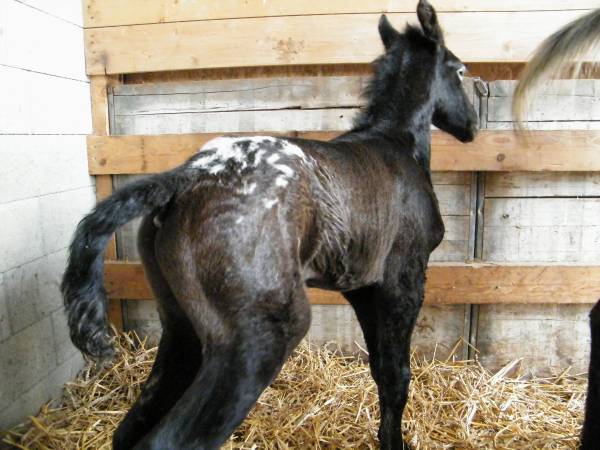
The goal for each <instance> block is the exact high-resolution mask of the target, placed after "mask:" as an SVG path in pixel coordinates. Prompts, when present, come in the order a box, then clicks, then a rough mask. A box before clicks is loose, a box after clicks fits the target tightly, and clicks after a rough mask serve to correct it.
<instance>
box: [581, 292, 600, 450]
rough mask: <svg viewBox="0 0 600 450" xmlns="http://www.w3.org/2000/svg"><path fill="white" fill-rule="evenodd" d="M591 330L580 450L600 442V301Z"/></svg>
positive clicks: (591, 317) (588, 449) (595, 308)
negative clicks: (590, 347)
mask: <svg viewBox="0 0 600 450" xmlns="http://www.w3.org/2000/svg"><path fill="white" fill-rule="evenodd" d="M590 330H591V332H592V351H591V353H590V370H589V373H588V390H587V399H586V403H585V420H584V422H583V431H582V433H581V444H580V447H579V448H580V450H593V449H595V448H598V442H600V300H598V303H596V305H595V306H594V307H593V308H592V312H591V313H590Z"/></svg>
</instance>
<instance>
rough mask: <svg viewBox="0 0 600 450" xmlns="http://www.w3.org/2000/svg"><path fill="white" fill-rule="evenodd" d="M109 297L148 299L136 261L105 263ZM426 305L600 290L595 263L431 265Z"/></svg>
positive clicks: (564, 299)
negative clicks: (591, 264) (590, 264)
mask: <svg viewBox="0 0 600 450" xmlns="http://www.w3.org/2000/svg"><path fill="white" fill-rule="evenodd" d="M104 276H105V287H106V291H107V295H108V297H109V298H128V299H132V300H147V299H150V298H152V294H151V292H150V289H149V287H148V285H147V283H146V279H145V278H144V271H143V267H142V265H141V264H139V263H132V262H116V261H111V262H107V263H106V264H105V268H104ZM427 280H428V281H427V285H426V294H425V302H426V303H427V304H434V305H442V304H463V303H474V304H496V303H509V304H510V303H528V304H529V303H565V304H575V303H584V304H588V303H589V304H591V303H594V302H596V300H597V297H598V293H599V292H600V266H583V265H567V264H560V265H525V264H522V265H516V264H515V265H505V264H464V263H440V264H435V265H434V264H432V265H430V266H429V268H428V270H427ZM308 293H309V299H310V302H311V304H315V305H339V304H345V303H346V302H345V300H344V299H343V297H342V296H341V295H340V294H339V293H335V292H330V291H323V290H319V289H309V290H308Z"/></svg>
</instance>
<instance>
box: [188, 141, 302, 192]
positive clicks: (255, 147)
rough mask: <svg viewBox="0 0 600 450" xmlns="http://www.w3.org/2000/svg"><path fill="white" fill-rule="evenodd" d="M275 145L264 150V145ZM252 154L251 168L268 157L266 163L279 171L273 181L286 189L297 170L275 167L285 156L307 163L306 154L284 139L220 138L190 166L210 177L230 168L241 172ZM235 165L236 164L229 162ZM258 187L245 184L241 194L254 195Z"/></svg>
mask: <svg viewBox="0 0 600 450" xmlns="http://www.w3.org/2000/svg"><path fill="white" fill-rule="evenodd" d="M266 143H269V144H275V143H277V144H278V145H269V146H266V147H265V144H266ZM251 155H252V158H253V162H252V167H258V165H259V164H261V162H262V161H263V158H264V157H265V156H266V159H265V160H264V161H266V162H267V163H268V164H269V165H271V166H272V167H273V168H274V169H276V170H277V172H279V174H278V175H277V177H276V178H275V180H274V182H275V185H276V186H277V187H285V186H287V185H288V184H289V178H291V177H293V176H294V173H295V172H294V170H293V169H292V168H291V167H290V166H289V165H286V164H282V163H279V164H276V163H277V162H278V161H279V160H280V159H281V157H282V156H288V157H295V158H300V159H301V160H302V161H303V162H306V161H307V158H306V155H305V154H304V152H303V151H302V150H301V149H300V148H299V147H298V146H297V145H294V144H292V143H290V142H288V141H287V140H285V139H280V138H274V137H271V136H251V137H245V136H239V137H231V136H221V137H218V138H215V139H212V140H210V141H209V142H207V143H206V144H205V145H204V146H203V147H202V151H201V152H200V154H199V155H198V156H197V157H196V158H195V160H194V161H192V162H191V163H190V167H191V168H194V169H200V170H206V171H207V172H208V173H209V174H211V175H216V174H219V173H221V172H223V171H225V170H227V169H228V168H230V169H234V170H236V171H237V172H238V173H239V172H241V171H242V170H244V169H245V168H246V167H247V166H248V160H249V157H250V156H251ZM230 162H231V163H233V165H231V164H228V163H230ZM255 188H256V184H255V183H254V184H251V185H249V186H246V185H244V187H243V188H242V189H241V190H238V192H239V193H242V194H244V195H248V194H251V193H252V192H254V190H255Z"/></svg>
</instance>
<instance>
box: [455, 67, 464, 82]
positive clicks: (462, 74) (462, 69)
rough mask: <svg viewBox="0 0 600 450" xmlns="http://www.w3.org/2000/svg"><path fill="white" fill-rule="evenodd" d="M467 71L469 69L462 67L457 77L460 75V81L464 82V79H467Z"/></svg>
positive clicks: (457, 72)
mask: <svg viewBox="0 0 600 450" xmlns="http://www.w3.org/2000/svg"><path fill="white" fill-rule="evenodd" d="M466 71H467V68H466V67H465V66H462V67H461V68H460V69H458V70H457V71H456V75H458V79H459V80H460V81H461V82H462V80H463V78H464V77H465V72H466Z"/></svg>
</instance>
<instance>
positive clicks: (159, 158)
mask: <svg viewBox="0 0 600 450" xmlns="http://www.w3.org/2000/svg"><path fill="white" fill-rule="evenodd" d="M264 133H267V134H275V133H268V132H256V133H236V134H248V135H252V134H264ZM339 133H341V132H334V131H315V132H289V133H284V134H285V135H288V136H296V137H302V138H306V139H319V140H328V139H332V138H333V137H335V136H337V135H338V134H339ZM222 134H224V133H199V134H181V135H176V134H164V135H144V136H88V163H89V171H90V174H91V175H108V174H141V173H156V172H162V171H164V170H168V169H171V168H173V167H175V166H177V165H179V164H181V163H183V162H184V161H185V160H186V159H187V158H189V157H190V156H191V155H193V154H194V153H195V152H196V151H198V149H199V148H200V147H202V145H204V143H206V142H208V141H209V140H210V139H213V138H214V137H216V136H220V135H222ZM432 147H433V149H432V161H431V166H432V170H434V171H531V172H540V171H549V172H551V171H557V172H564V171H574V172H577V171H599V170H600V131H581V130H580V131H576V130H564V131H532V132H530V133H529V134H527V135H526V140H525V139H523V138H519V136H517V135H515V134H514V132H512V131H506V130H503V131H489V130H483V131H481V132H480V133H479V135H478V137H477V139H476V140H475V141H474V142H472V143H470V144H462V143H460V142H458V141H457V140H456V139H454V138H453V137H451V136H449V135H447V134H445V133H441V132H434V134H433V144H432Z"/></svg>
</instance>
